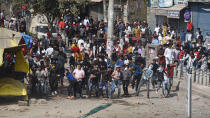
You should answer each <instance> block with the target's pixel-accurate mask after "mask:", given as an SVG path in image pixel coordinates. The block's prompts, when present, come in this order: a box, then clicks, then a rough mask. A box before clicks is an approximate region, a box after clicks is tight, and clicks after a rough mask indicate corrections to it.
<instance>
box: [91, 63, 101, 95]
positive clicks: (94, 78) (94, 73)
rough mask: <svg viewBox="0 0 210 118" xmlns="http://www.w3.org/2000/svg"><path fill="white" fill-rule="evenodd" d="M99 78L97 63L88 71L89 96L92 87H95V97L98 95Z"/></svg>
mask: <svg viewBox="0 0 210 118" xmlns="http://www.w3.org/2000/svg"><path fill="white" fill-rule="evenodd" d="M99 80H100V72H99V69H98V67H97V65H94V66H93V69H92V70H91V72H90V78H89V98H90V97H91V94H92V89H93V87H94V88H95V92H96V97H98V91H99V90H98V87H99Z"/></svg>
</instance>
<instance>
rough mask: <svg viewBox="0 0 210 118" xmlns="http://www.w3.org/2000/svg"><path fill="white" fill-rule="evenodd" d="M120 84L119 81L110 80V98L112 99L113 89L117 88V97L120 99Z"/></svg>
mask: <svg viewBox="0 0 210 118" xmlns="http://www.w3.org/2000/svg"><path fill="white" fill-rule="evenodd" d="M120 84H121V81H120V80H112V90H111V95H110V98H112V97H113V94H114V92H115V88H118V97H120V90H121V88H120Z"/></svg>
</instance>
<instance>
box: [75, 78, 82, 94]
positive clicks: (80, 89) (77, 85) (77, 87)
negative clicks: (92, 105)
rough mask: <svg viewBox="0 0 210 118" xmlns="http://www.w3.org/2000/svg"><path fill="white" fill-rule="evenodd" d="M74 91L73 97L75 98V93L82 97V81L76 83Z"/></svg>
mask: <svg viewBox="0 0 210 118" xmlns="http://www.w3.org/2000/svg"><path fill="white" fill-rule="evenodd" d="M75 86H76V89H75V90H74V96H75V97H76V93H77V92H78V93H79V94H80V97H82V81H77V82H76V83H75Z"/></svg>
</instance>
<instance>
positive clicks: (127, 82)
mask: <svg viewBox="0 0 210 118" xmlns="http://www.w3.org/2000/svg"><path fill="white" fill-rule="evenodd" d="M122 83H123V91H124V94H125V95H128V85H129V80H123V81H122Z"/></svg>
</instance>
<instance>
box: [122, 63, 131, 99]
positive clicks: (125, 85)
mask: <svg viewBox="0 0 210 118" xmlns="http://www.w3.org/2000/svg"><path fill="white" fill-rule="evenodd" d="M131 69H132V68H131V67H129V65H128V64H126V65H125V68H124V70H123V71H122V74H123V80H122V83H123V91H124V96H129V94H128V85H129V82H130V79H131V77H132V71H131Z"/></svg>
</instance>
